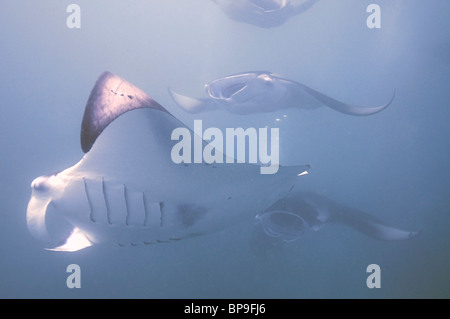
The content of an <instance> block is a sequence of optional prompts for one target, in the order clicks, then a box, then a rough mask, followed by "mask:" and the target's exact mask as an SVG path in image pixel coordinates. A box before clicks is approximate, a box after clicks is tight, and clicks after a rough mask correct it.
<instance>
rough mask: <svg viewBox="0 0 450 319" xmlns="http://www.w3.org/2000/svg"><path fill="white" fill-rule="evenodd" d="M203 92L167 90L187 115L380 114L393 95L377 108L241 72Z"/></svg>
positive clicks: (272, 77) (270, 76) (263, 73)
mask: <svg viewBox="0 0 450 319" xmlns="http://www.w3.org/2000/svg"><path fill="white" fill-rule="evenodd" d="M205 91H206V94H207V95H208V96H209V97H206V98H194V97H189V96H185V95H182V94H179V93H177V92H175V91H173V90H172V89H170V88H169V94H170V95H171V97H172V99H173V100H174V101H175V103H176V104H177V105H178V106H179V107H180V108H182V109H183V110H185V111H186V112H188V113H199V112H206V111H215V110H224V111H227V112H230V113H234V114H239V115H247V114H253V113H265V112H275V111H278V110H281V109H286V108H291V107H292V108H298V109H315V108H318V107H321V106H327V107H329V108H331V109H333V110H335V111H338V112H341V113H344V114H348V115H356V116H364V115H372V114H375V113H378V112H381V111H382V110H384V109H385V108H387V107H388V106H389V105H390V104H391V102H392V101H393V99H394V96H395V91H394V93H393V94H392V97H391V98H390V100H389V101H388V102H387V103H386V104H383V105H379V106H371V107H365V106H358V105H352V104H347V103H343V102H340V101H338V100H336V99H333V98H331V97H329V96H327V95H325V94H322V93H320V92H318V91H316V90H313V89H311V88H310V87H308V86H306V85H304V84H301V83H298V82H295V81H291V80H288V79H285V78H283V77H281V76H279V75H276V74H273V73H271V72H268V71H252V72H244V73H239V74H233V75H229V76H226V77H223V78H219V79H217V80H214V81H212V82H209V83H207V84H206V85H205Z"/></svg>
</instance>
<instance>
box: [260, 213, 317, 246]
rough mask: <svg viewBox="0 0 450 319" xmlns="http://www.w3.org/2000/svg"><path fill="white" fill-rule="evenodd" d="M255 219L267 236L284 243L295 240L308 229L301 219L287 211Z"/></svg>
mask: <svg viewBox="0 0 450 319" xmlns="http://www.w3.org/2000/svg"><path fill="white" fill-rule="evenodd" d="M256 218H257V219H258V220H259V222H260V224H261V227H262V228H263V230H264V232H265V233H266V234H267V235H269V236H271V237H275V238H280V239H282V240H283V241H285V242H292V241H295V240H297V239H298V238H299V237H300V236H301V235H303V233H304V232H305V230H306V229H307V228H309V225H308V223H307V222H306V221H305V220H304V219H303V218H301V217H300V216H299V215H297V214H294V213H291V212H288V211H279V210H274V211H269V212H266V213H263V214H260V215H257V216H256Z"/></svg>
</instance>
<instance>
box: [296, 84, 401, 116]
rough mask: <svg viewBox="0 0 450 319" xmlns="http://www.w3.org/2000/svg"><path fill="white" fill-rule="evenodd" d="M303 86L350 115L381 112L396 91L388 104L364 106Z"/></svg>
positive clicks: (332, 106)
mask: <svg viewBox="0 0 450 319" xmlns="http://www.w3.org/2000/svg"><path fill="white" fill-rule="evenodd" d="M301 86H302V88H303V89H304V90H305V91H306V92H308V93H309V94H310V95H311V96H313V97H314V98H315V99H316V100H318V101H319V102H321V103H322V104H324V105H326V106H328V107H330V108H332V109H333V110H336V111H338V112H341V113H345V114H349V115H356V116H364V115H372V114H375V113H378V112H381V111H382V110H384V109H385V108H387V107H388V106H389V105H390V104H391V103H392V101H393V100H394V97H395V91H394V93H393V94H392V97H391V99H390V100H389V102H387V103H386V104H383V105H379V106H373V107H364V106H357V105H351V104H346V103H343V102H340V101H338V100H335V99H333V98H331V97H329V96H327V95H325V94H322V93H320V92H317V91H316V90H313V89H311V88H309V87H307V86H305V85H301Z"/></svg>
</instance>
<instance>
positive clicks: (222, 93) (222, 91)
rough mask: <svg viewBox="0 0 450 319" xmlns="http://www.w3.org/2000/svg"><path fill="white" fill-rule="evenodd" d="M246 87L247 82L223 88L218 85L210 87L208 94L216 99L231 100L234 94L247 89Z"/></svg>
mask: <svg viewBox="0 0 450 319" xmlns="http://www.w3.org/2000/svg"><path fill="white" fill-rule="evenodd" d="M246 86H247V84H246V83H245V82H239V83H233V84H230V85H228V86H223V87H222V86H220V85H218V84H216V85H209V86H208V94H209V95H210V96H211V97H212V98H215V99H229V98H231V97H232V96H233V95H234V94H236V93H238V92H240V91H242V90H243V89H245V87H246Z"/></svg>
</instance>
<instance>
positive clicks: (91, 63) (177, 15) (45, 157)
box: [0, 0, 450, 298]
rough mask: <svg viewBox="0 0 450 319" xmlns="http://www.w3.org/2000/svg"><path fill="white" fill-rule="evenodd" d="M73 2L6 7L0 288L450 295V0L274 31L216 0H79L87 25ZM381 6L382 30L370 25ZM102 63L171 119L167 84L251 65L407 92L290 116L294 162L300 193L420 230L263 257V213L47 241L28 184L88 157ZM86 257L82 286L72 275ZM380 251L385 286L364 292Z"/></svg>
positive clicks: (342, 96) (201, 294)
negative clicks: (144, 236) (56, 245)
mask: <svg viewBox="0 0 450 319" xmlns="http://www.w3.org/2000/svg"><path fill="white" fill-rule="evenodd" d="M70 3H72V1H50V0H42V1H12V0H6V1H2V6H1V9H0V41H1V51H0V52H1V53H0V55H1V59H0V94H1V99H0V101H1V111H2V112H1V117H0V128H1V139H0V147H1V148H0V149H1V152H2V153H1V154H2V156H1V157H0V165H1V166H0V174H1V175H0V205H1V206H0V207H1V210H0V251H1V257H0V297H2V298H80V297H84V298H111V297H122V298H448V297H450V275H449V270H450V269H449V265H450V250H449V247H450V246H449V245H450V235H449V225H450V166H449V163H450V161H449V160H450V142H449V141H450V140H449V133H450V125H449V120H450V108H449V105H450V91H449V88H448V83H449V82H448V80H449V78H448V75H449V71H450V38H449V35H450V22H449V20H448V15H449V14H450V3H449V2H448V1H446V0H435V1H432V2H430V3H428V2H427V3H426V2H425V1H419V0H396V1H387V0H374V1H361V0H346V1H332V0H321V1H319V2H318V3H317V4H316V5H315V6H313V7H312V8H311V9H310V10H309V11H308V12H306V13H304V14H303V15H301V16H298V17H295V18H292V19H291V20H289V21H288V22H287V23H285V24H284V25H282V26H280V27H277V28H272V29H263V28H257V27H255V26H252V25H247V24H243V23H238V22H235V21H232V20H230V19H229V18H228V17H227V16H226V15H224V14H223V12H221V11H220V10H219V8H218V7H217V5H215V4H214V3H213V2H212V1H207V0H152V1H143V0H139V1H138V0H136V1H130V2H127V3H126V4H125V3H124V2H123V1H110V0H108V1H103V0H102V1H100V0H95V1H81V0H79V1H76V3H77V4H79V6H80V8H81V28H80V29H69V28H67V26H66V18H67V16H68V15H69V14H68V13H66V7H67V6H68V5H69V4H70ZM370 3H377V4H379V5H380V7H381V10H382V11H381V19H382V20H381V28H380V29H369V28H368V27H367V26H366V18H367V16H368V15H369V14H368V13H367V12H366V7H367V6H368V5H369V4H370ZM105 70H109V71H111V72H113V73H115V74H118V75H120V76H121V77H123V78H125V79H127V80H128V81H130V82H132V83H134V84H135V85H137V86H138V87H140V88H141V89H143V90H144V91H145V92H147V93H148V94H150V95H151V96H152V97H153V98H154V99H155V100H157V101H158V102H159V103H161V104H162V105H164V106H165V107H167V109H169V110H171V111H173V112H174V113H176V112H177V109H176V106H175V105H174V103H173V102H172V101H171V99H170V97H169V95H168V94H167V88H168V87H172V88H174V89H177V90H179V91H180V92H183V93H186V92H191V93H192V96H200V95H201V94H203V84H204V83H206V82H209V81H211V80H213V79H216V78H219V77H222V76H225V75H228V74H233V73H239V72H243V71H249V70H269V71H272V72H275V73H278V74H282V75H283V76H284V77H286V78H289V79H292V80H295V81H298V82H301V83H304V84H306V85H308V86H310V87H312V88H314V89H316V90H318V91H320V92H323V93H325V94H327V95H330V96H332V97H334V98H337V99H339V100H342V101H348V102H350V103H354V104H362V105H379V104H382V103H385V102H386V101H387V100H388V99H389V97H390V95H391V94H392V92H393V90H395V91H396V97H395V99H394V102H393V103H392V105H391V106H389V108H388V109H386V110H384V111H382V112H381V113H379V114H376V115H373V116H369V117H362V118H361V117H351V116H346V115H343V114H340V113H337V112H335V111H333V110H331V109H328V108H321V109H317V110H312V111H308V110H304V111H298V110H290V112H291V113H292V114H290V116H289V117H287V119H286V123H285V124H283V125H286V126H287V127H289V128H290V130H289V134H288V135H286V136H285V137H283V140H282V143H284V144H283V145H287V146H284V149H288V150H289V151H288V152H287V153H289V154H286V155H285V156H286V158H288V160H292V161H294V160H295V161H297V162H299V163H301V164H304V163H309V164H310V165H311V166H312V170H311V173H310V175H308V176H306V177H305V178H304V182H303V183H302V185H301V187H302V188H304V189H308V190H313V191H316V192H320V193H321V194H324V195H326V196H328V197H330V198H332V199H334V200H336V201H338V202H340V203H342V204H345V205H347V206H351V207H357V208H359V209H362V210H364V211H366V212H370V213H371V214H372V215H374V216H377V217H378V218H381V219H383V220H385V221H389V222H390V223H392V224H393V225H396V226H398V227H401V228H404V229H411V230H417V229H421V230H422V233H421V235H420V236H419V237H417V238H413V239H411V240H409V241H404V242H395V243H391V242H382V241H376V240H374V239H372V238H369V237H365V236H364V235H362V234H360V233H358V232H355V231H353V230H351V229H348V228H344V227H339V226H329V227H325V228H324V229H322V230H320V231H318V232H312V233H308V234H305V236H304V237H302V238H301V239H299V240H298V241H295V242H292V243H288V244H281V243H277V245H275V246H273V247H272V249H270V250H268V251H265V253H264V254H261V253H258V248H259V247H256V248H255V247H254V245H255V243H254V242H253V241H252V231H251V229H252V227H253V223H254V221H253V220H251V221H248V222H244V223H243V224H240V225H236V226H234V227H231V228H227V229H224V230H223V231H221V232H219V233H215V234H210V235H207V236H203V237H197V238H192V239H187V240H184V241H179V242H176V243H171V244H161V245H154V246H151V247H125V248H121V247H116V246H114V247H111V246H105V247H103V246H96V247H91V248H89V249H86V250H82V251H79V252H76V253H72V254H67V253H53V252H49V251H45V250H44V249H43V244H42V243H40V242H39V241H37V240H35V239H34V238H33V237H31V235H30V234H29V232H28V230H27V226H26V207H27V203H28V200H29V197H30V194H31V189H30V183H31V181H32V180H33V179H34V178H36V177H37V176H40V175H43V174H46V173H51V172H54V171H59V170H61V169H64V168H67V167H70V166H72V165H73V164H74V163H76V162H77V161H78V160H79V159H80V158H81V157H82V155H83V153H82V151H81V149H80V145H79V130H80V123H81V119H82V115H83V111H84V105H85V103H86V100H87V97H88V95H89V92H90V90H91V88H92V86H93V85H94V83H95V80H96V78H97V77H98V75H100V74H101V72H103V71H105ZM294 113H295V114H294ZM249 121H251V119H249ZM73 263H75V264H78V265H79V266H80V268H81V271H82V273H81V285H82V286H81V288H80V289H69V288H67V286H66V278H67V276H68V273H66V267H67V265H69V264H73ZM373 263H375V264H378V265H379V266H380V268H381V288H379V289H369V288H368V287H367V286H366V278H367V276H368V273H366V267H367V266H368V265H369V264H373Z"/></svg>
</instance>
